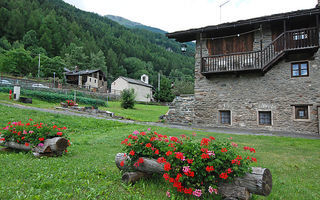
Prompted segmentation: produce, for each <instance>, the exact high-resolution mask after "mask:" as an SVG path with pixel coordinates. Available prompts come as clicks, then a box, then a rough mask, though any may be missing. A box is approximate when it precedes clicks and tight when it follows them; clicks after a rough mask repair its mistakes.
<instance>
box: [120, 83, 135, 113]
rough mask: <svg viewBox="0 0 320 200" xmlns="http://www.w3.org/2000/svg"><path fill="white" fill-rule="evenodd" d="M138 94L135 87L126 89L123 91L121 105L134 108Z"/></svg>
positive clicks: (125, 107)
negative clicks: (135, 92)
mask: <svg viewBox="0 0 320 200" xmlns="http://www.w3.org/2000/svg"><path fill="white" fill-rule="evenodd" d="M135 98H136V95H135V94H134V89H132V88H131V89H124V90H122V92H121V107H122V108H124V109H128V108H130V109H133V107H134V104H135Z"/></svg>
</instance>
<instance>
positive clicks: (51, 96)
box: [0, 87, 105, 107]
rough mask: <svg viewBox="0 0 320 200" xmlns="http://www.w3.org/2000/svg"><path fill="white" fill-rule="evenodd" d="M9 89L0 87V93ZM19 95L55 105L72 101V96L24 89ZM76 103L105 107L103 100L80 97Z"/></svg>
mask: <svg viewBox="0 0 320 200" xmlns="http://www.w3.org/2000/svg"><path fill="white" fill-rule="evenodd" d="M10 89H12V88H10V87H0V92H8V93H9V90H10ZM21 94H22V95H26V96H30V97H32V98H36V99H40V100H42V101H47V102H55V103H59V102H64V101H66V100H68V99H73V95H71V94H70V95H66V94H60V93H53V92H45V91H36V90H26V89H22V90H21ZM77 102H78V103H83V104H88V105H92V106H93V107H97V106H105V101H103V100H100V99H91V98H87V97H81V96H78V97H77Z"/></svg>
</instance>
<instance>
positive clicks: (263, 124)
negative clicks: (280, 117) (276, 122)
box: [258, 110, 273, 126]
mask: <svg viewBox="0 0 320 200" xmlns="http://www.w3.org/2000/svg"><path fill="white" fill-rule="evenodd" d="M261 113H270V124H266V123H261V120H260V114H261ZM272 124H273V123H272V111H271V110H259V111H258V125H259V126H272Z"/></svg>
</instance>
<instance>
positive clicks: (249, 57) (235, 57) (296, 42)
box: [201, 27, 319, 74]
mask: <svg viewBox="0 0 320 200" xmlns="http://www.w3.org/2000/svg"><path fill="white" fill-rule="evenodd" d="M318 47H319V32H318V28H317V27H313V28H305V29H298V30H292V31H286V32H283V33H282V34H280V35H279V36H278V37H277V38H276V39H275V40H273V41H272V42H271V43H270V44H269V45H267V46H266V47H264V48H263V49H261V50H259V51H250V52H241V53H231V54H222V55H213V56H207V57H202V65H201V72H202V73H203V74H212V73H223V72H238V71H254V70H259V71H261V70H263V69H264V68H266V67H268V66H269V65H271V64H272V63H274V62H275V61H276V60H278V59H279V58H280V57H281V56H283V55H284V54H285V52H287V51H293V50H301V49H311V48H318Z"/></svg>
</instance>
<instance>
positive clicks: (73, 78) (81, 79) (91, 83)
mask: <svg viewBox="0 0 320 200" xmlns="http://www.w3.org/2000/svg"><path fill="white" fill-rule="evenodd" d="M65 71H66V72H65V78H66V81H67V83H69V84H73V85H78V87H79V88H86V89H88V90H92V91H97V90H99V91H102V92H106V91H107V82H106V81H105V80H106V78H105V75H104V73H103V72H102V71H101V70H99V69H94V70H88V69H87V70H81V71H79V70H78V68H77V67H76V69H75V70H73V71H70V70H67V69H65Z"/></svg>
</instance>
